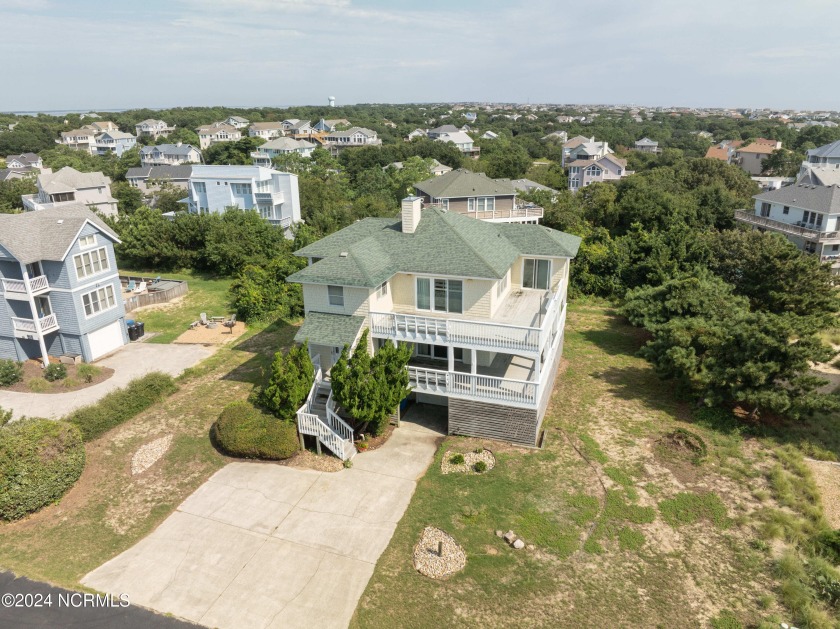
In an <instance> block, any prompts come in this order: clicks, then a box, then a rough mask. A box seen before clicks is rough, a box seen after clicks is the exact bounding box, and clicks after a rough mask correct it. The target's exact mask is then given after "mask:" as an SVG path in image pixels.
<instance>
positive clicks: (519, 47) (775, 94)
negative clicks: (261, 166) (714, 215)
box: [0, 0, 840, 111]
mask: <svg viewBox="0 0 840 629" xmlns="http://www.w3.org/2000/svg"><path fill="white" fill-rule="evenodd" d="M838 22H840V2H837V1H836V0H798V2H796V3H795V6H794V5H792V4H791V3H789V2H781V1H780V0H741V1H740V2H732V0H707V1H706V2H702V3H687V2H676V1H674V0H621V1H620V2H613V3H607V4H603V3H602V4H598V3H595V4H591V3H590V4H586V3H580V2H570V1H568V0H529V1H521V2H519V1H517V2H514V1H506V0H458V1H452V0H446V1H445V0H425V1H414V0H166V1H163V0H146V2H143V3H133V2H132V3H115V2H103V1H101V0H76V1H74V2H72V3H64V2H57V1H51V0H0V55H2V58H3V59H4V60H5V62H4V63H3V64H0V85H2V86H3V89H2V90H0V110H7V111H8V110H29V109H42V110H49V109H52V110H56V109H65V108H66V109H82V108H121V107H135V106H150V107H166V106H175V105H213V104H227V105H296V104H314V103H323V102H325V101H326V98H327V96H328V95H330V94H334V95H335V96H336V97H337V98H338V102H339V103H357V102H416V101H441V100H447V101H448V100H481V101H484V100H492V101H522V102H524V101H531V102H577V103H603V102H615V103H639V104H654V105H655V104H662V105H671V104H674V105H698V106H703V105H706V106H748V107H749V106H770V107H780V108H781V107H789V108H831V109H840V83H838V82H837V81H836V80H835V78H836V75H837V68H838V67H840V40H839V39H838V38H837V37H836V31H835V29H834V28H833V25H834V24H837V23H838Z"/></svg>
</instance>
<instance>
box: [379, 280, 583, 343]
mask: <svg viewBox="0 0 840 629" xmlns="http://www.w3.org/2000/svg"><path fill="white" fill-rule="evenodd" d="M565 291H566V289H565V282H564V283H563V287H562V288H561V290H558V291H557V292H555V293H553V294H552V296H551V298H550V299H549V301H548V303H547V304H546V306H545V314H544V315H543V320H542V324H541V325H540V327H526V326H517V325H509V324H506V323H492V322H489V321H471V320H466V319H444V318H438V317H427V316H422V315H413V314H399V313H396V312H371V313H370V330H371V333H372V334H373V335H374V336H380V337H381V336H384V337H387V338H390V339H394V340H398V341H409V342H421V343H430V344H433V345H434V344H435V343H454V344H458V345H460V346H463V347H468V348H475V349H483V350H488V351H494V350H497V351H507V352H525V353H530V354H536V353H538V352H539V351H540V350H541V348H543V347H545V341H546V338H547V334H548V332H549V331H550V330H551V326H552V324H553V322H554V320H555V319H556V318H557V317H558V316H559V313H560V310H561V308H562V304H563V302H564V300H565ZM541 309H542V308H541Z"/></svg>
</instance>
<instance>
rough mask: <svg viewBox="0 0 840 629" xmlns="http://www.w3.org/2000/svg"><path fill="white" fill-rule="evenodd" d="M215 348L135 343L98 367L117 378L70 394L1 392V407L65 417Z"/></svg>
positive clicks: (173, 372)
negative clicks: (109, 394)
mask: <svg viewBox="0 0 840 629" xmlns="http://www.w3.org/2000/svg"><path fill="white" fill-rule="evenodd" d="M214 351H216V348H215V347H205V346H204V345H164V344H155V343H135V344H132V345H126V346H125V347H123V348H122V349H121V350H119V351H117V352H116V353H114V354H112V355H111V356H108V357H107V358H103V359H102V360H100V361H98V362H97V363H96V364H97V365H101V366H103V367H110V368H111V369H113V370H114V375H113V376H111V377H110V378H108V379H107V380H105V381H104V382H100V383H99V384H96V385H94V386H92V387H88V388H86V389H79V390H78V391H71V392H69V393H49V394H48V393H20V392H17V391H0V407H2V408H4V409H7V410H9V409H11V410H12V411H13V413H14V417H20V416H22V415H26V416H27V417H50V418H52V417H63V416H64V415H66V414H67V413H69V412H71V411H74V410H76V409H77V408H79V407H81V406H86V405H88V404H93V403H94V402H97V401H98V400H99V399H101V398H102V397H103V396H105V395H106V394H107V393H110V392H111V391H113V390H114V389H119V388H120V387H124V386H125V385H127V384H128V383H129V382H131V381H132V380H134V379H136V378H139V377H141V376H144V375H146V374H147V373H150V372H152V371H163V372H164V373H168V374H170V375H172V376H177V375H179V374H181V372H183V371H184V370H185V369H187V368H188V367H192V366H193V365H195V364H196V363H198V362H200V361H202V360H204V359H205V358H207V357H208V356H210V355H211V354H212V353H213V352H214Z"/></svg>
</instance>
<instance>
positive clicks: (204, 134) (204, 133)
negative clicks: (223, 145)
mask: <svg viewBox="0 0 840 629" xmlns="http://www.w3.org/2000/svg"><path fill="white" fill-rule="evenodd" d="M196 133H198V146H199V148H200V149H201V150H202V151H203V150H204V149H206V148H207V147H208V146H212V145H213V144H218V143H219V142H236V141H237V140H241V139H242V132H241V131H240V130H239V129H237V128H236V127H233V126H231V125H229V124H227V123H226V122H215V123H213V124H208V125H204V126H202V127H199V128H198V129H196Z"/></svg>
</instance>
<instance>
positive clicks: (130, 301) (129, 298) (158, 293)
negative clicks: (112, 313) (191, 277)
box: [120, 275, 190, 313]
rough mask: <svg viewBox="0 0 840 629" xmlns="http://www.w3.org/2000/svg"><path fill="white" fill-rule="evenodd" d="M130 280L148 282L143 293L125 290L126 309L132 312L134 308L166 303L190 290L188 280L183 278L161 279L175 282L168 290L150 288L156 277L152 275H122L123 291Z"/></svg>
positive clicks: (162, 281)
mask: <svg viewBox="0 0 840 629" xmlns="http://www.w3.org/2000/svg"><path fill="white" fill-rule="evenodd" d="M129 280H134V283H135V284H140V282H146V287H147V291H148V292H146V293H143V294H142V295H134V294H132V293H125V292H123V300H124V301H125V311H126V312H127V313H128V312H131V311H132V310H136V309H137V308H142V307H143V306H151V305H153V304H165V303H167V302H169V301H172V300H173V299H175V298H176V297H181V296H183V295H186V294H187V293H188V292H190V289H189V286H188V285H187V282H184V281H181V280H167V279H161V280H160V283H164V282H166V283H168V284H174V285H173V286H170V287H169V288H167V289H166V290H151V291H149V290H148V289H149V288H153V287H152V281H153V280H154V278H151V277H134V276H131V277H130V278H129V277H125V276H122V275H121V276H120V282H121V283H122V285H123V291H125V287H126V286H127V285H128V282H129Z"/></svg>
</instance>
